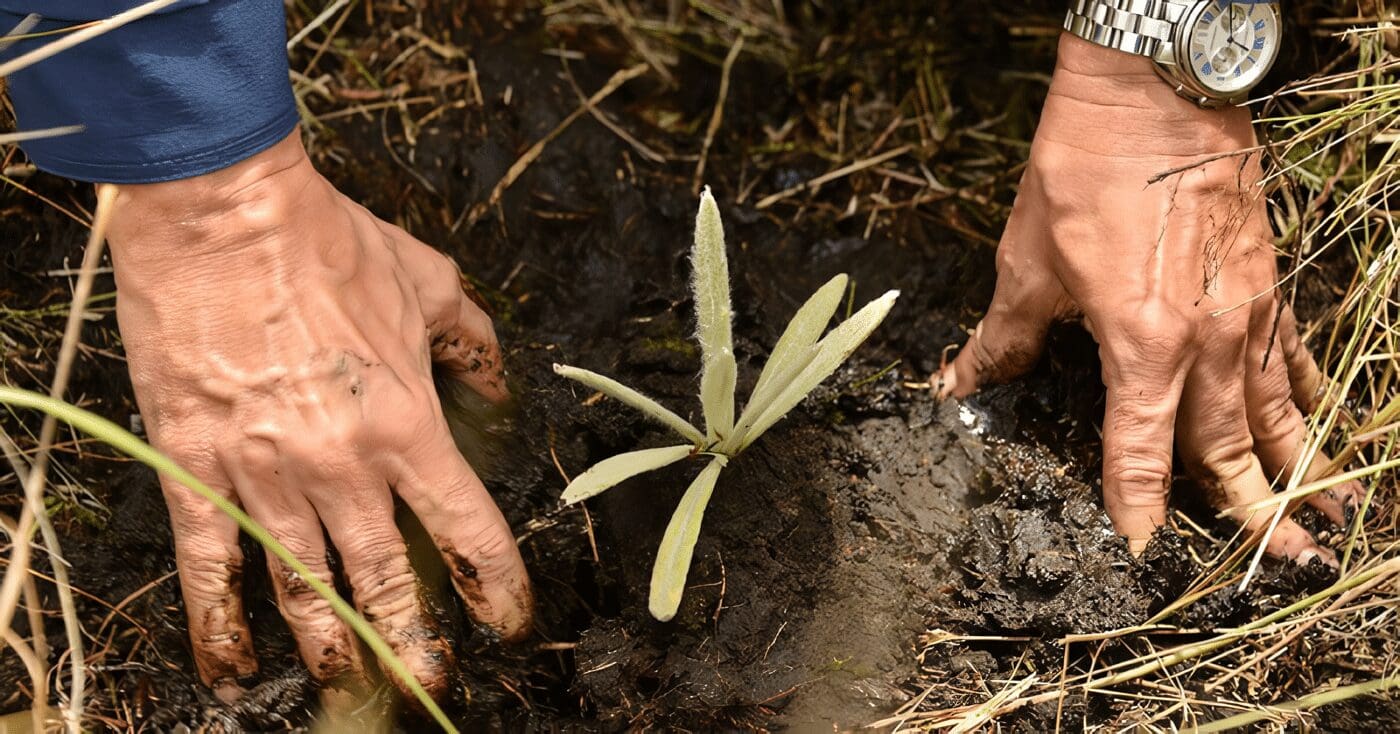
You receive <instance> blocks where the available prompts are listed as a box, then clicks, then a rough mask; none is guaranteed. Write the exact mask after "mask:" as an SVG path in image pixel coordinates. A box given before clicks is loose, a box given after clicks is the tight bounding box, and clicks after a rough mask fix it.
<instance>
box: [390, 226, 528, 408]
mask: <svg viewBox="0 0 1400 734" xmlns="http://www.w3.org/2000/svg"><path fill="white" fill-rule="evenodd" d="M401 257H403V258H405V259H406V261H408V262H409V264H410V265H411V270H413V271H414V272H415V273H416V275H415V276H414V278H415V280H416V281H417V283H418V300H419V303H420V304H421V306H422V308H423V319H424V322H425V323H426V324H427V325H428V332H429V337H430V339H431V348H432V359H433V363H434V364H436V365H437V366H438V367H439V368H441V369H443V370H444V371H446V372H447V374H448V375H449V376H451V377H452V378H453V379H456V380H458V381H460V382H462V383H463V384H465V385H466V386H467V387H469V388H471V389H472V390H475V391H476V392H477V393H479V394H480V395H481V396H482V397H484V398H486V399H487V400H490V401H491V402H494V403H500V402H504V401H505V400H507V399H509V398H510V393H509V391H508V390H507V389H506V381H505V363H504V361H503V360H502V358H501V345H500V342H499V341H497V339H496V331H495V328H494V327H493V326H492V325H491V317H490V316H489V315H488V314H487V313H486V308H485V301H484V300H482V298H481V296H480V295H479V294H478V293H477V291H476V289H475V288H474V287H473V286H472V285H471V283H470V282H468V281H467V280H466V278H465V277H463V275H462V273H461V271H460V270H459V269H458V268H457V265H456V263H454V262H453V261H452V260H451V259H450V258H448V257H446V256H444V255H442V254H440V253H438V252H436V251H434V250H432V249H431V248H429V247H427V246H426V245H422V244H418V245H417V247H413V248H406V249H405V250H404V254H403V255H401Z"/></svg>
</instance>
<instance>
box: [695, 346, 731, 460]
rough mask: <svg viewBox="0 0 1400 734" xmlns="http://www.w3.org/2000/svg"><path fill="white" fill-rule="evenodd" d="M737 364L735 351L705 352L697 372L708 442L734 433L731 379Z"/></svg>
mask: <svg viewBox="0 0 1400 734" xmlns="http://www.w3.org/2000/svg"><path fill="white" fill-rule="evenodd" d="M738 370H739V367H738V365H737V364H735V362H734V353H733V352H731V351H729V350H727V349H726V350H724V351H723V352H720V353H719V354H713V355H707V357H706V360H705V365H704V371H703V372H701V373H700V404H701V405H702V406H704V409H705V437H706V439H708V440H709V441H710V442H711V443H714V442H715V441H718V440H720V439H722V438H726V437H728V436H729V435H731V434H733V433H734V381H735V379H737V375H738Z"/></svg>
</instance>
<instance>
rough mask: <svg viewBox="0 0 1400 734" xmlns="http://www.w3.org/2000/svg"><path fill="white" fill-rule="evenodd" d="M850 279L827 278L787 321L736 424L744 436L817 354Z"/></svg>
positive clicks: (844, 276)
mask: <svg viewBox="0 0 1400 734" xmlns="http://www.w3.org/2000/svg"><path fill="white" fill-rule="evenodd" d="M847 280H848V278H847V277H846V274H845V273H841V274H839V275H837V276H836V277H834V278H832V279H831V280H828V281H827V282H826V285H823V286H822V287H821V288H818V289H817V292H816V293H813V294H812V297H811V298H808V299H807V302H806V303H804V304H802V308H799V309H798V310H797V314H796V315H794V316H793V317H792V321H789V322H788V325H787V328H786V329H784V330H783V335H782V336H781V337H779V338H778V343H777V345H775V346H774V347H773V352H772V354H770V355H769V356H768V363H767V364H765V365H763V372H761V373H760V374H759V376H758V384H756V385H754V388H753V393H752V394H751V395H750V396H749V402H748V404H747V405H745V406H744V412H743V414H742V415H741V416H740V417H739V422H738V424H737V426H736V427H735V430H734V432H735V433H736V434H739V435H742V434H743V433H744V431H745V429H747V428H748V427H749V426H751V425H752V424H753V421H754V420H755V419H757V418H758V416H759V415H761V414H762V413H763V410H764V409H765V408H767V407H768V406H769V405H770V404H771V403H772V402H773V399H774V398H776V397H777V396H778V392H779V391H780V390H781V389H782V386H783V385H785V384H787V383H788V382H789V381H790V380H792V378H793V377H795V376H796V375H797V374H798V373H799V372H801V371H802V369H803V368H804V367H806V366H807V364H808V363H810V362H811V361H812V357H814V356H816V349H815V346H816V343H817V340H818V339H820V338H821V335H822V332H824V331H826V325H827V324H829V323H831V317H832V315H833V314H835V313H836V309H838V308H840V307H841V296H842V295H843V294H844V293H845V292H846V282H847Z"/></svg>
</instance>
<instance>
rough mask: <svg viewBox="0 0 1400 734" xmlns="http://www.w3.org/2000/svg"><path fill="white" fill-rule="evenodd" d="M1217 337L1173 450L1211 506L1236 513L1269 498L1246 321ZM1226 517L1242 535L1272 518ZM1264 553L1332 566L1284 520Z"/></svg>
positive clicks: (1194, 374) (1233, 320) (1195, 371)
mask: <svg viewBox="0 0 1400 734" xmlns="http://www.w3.org/2000/svg"><path fill="white" fill-rule="evenodd" d="M1221 319H1222V321H1225V322H1229V323H1222V324H1220V326H1221V327H1222V328H1220V329H1219V330H1218V331H1216V332H1214V333H1213V334H1211V335H1210V336H1209V339H1208V340H1207V342H1206V343H1207V345H1208V346H1207V351H1206V353H1205V354H1204V355H1203V356H1202V357H1201V359H1199V360H1197V362H1196V364H1195V365H1194V366H1193V368H1192V370H1191V372H1190V375H1189V377H1188V378H1187V381H1186V385H1185V390H1184V392H1183V396H1182V400H1181V410H1180V414H1179V422H1178V426H1179V427H1180V428H1179V430H1178V445H1179V446H1180V447H1181V456H1182V460H1183V462H1184V463H1185V464H1186V467H1187V469H1188V471H1189V472H1190V473H1191V475H1192V476H1194V477H1195V478H1196V479H1198V480H1199V481H1200V482H1201V483H1202V484H1204V485H1205V486H1206V487H1207V488H1208V491H1209V492H1210V494H1211V495H1212V501H1213V503H1214V504H1215V505H1216V506H1217V507H1219V508H1221V509H1224V508H1228V507H1238V506H1240V505H1244V504H1248V503H1250V502H1255V501H1258V500H1264V499H1268V498H1269V497H1270V496H1272V494H1273V493H1272V491H1271V490H1270V488H1269V480H1268V478H1267V477H1265V475H1264V470H1263V468H1262V467H1261V466H1260V464H1259V459H1258V457H1257V456H1256V455H1255V452H1254V448H1255V447H1254V440H1253V437H1252V434H1251V433H1250V427H1249V420H1248V416H1247V410H1246V407H1245V399H1244V385H1243V374H1242V372H1243V368H1244V354H1245V343H1244V342H1245V339H1246V338H1247V337H1246V331H1247V329H1248V323H1247V318H1240V317H1239V315H1231V316H1226V317H1221ZM1230 516H1231V517H1232V518H1234V520H1235V521H1236V522H1238V523H1240V524H1241V525H1243V526H1244V527H1245V528H1246V529H1247V530H1250V531H1258V530H1260V529H1261V528H1265V527H1268V526H1269V525H1270V523H1271V522H1272V519H1273V516H1272V514H1271V513H1270V512H1269V511H1267V510H1265V511H1256V512H1246V511H1244V510H1242V509H1240V510H1234V511H1232V512H1231V513H1230ZM1265 550H1266V551H1267V552H1268V553H1270V554H1272V555H1274V556H1278V557H1283V558H1291V559H1293V560H1295V561H1297V562H1299V563H1302V564H1306V563H1308V562H1309V561H1310V560H1311V559H1312V558H1314V557H1317V558H1321V559H1323V561H1324V562H1327V563H1335V562H1336V558H1335V556H1333V555H1332V553H1331V551H1330V550H1328V549H1326V548H1323V547H1322V546H1319V545H1318V544H1317V542H1316V541H1314V540H1313V537H1312V535H1311V534H1309V533H1308V531H1306V530H1304V529H1303V528H1302V527H1301V526H1299V525H1298V524H1297V523H1295V522H1293V521H1292V520H1290V519H1288V518H1284V519H1283V520H1281V521H1280V522H1279V523H1278V525H1277V526H1276V527H1275V528H1274V529H1273V532H1272V533H1271V534H1270V535H1269V537H1268V539H1267V545H1266V546H1265Z"/></svg>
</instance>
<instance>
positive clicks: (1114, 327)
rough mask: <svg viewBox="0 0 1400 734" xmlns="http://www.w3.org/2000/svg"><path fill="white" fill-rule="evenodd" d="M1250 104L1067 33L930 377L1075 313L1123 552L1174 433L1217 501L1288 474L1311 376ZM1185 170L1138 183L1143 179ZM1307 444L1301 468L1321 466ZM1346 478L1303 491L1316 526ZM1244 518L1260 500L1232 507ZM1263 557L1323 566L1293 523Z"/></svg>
mask: <svg viewBox="0 0 1400 734" xmlns="http://www.w3.org/2000/svg"><path fill="white" fill-rule="evenodd" d="M1252 146H1254V133H1253V129H1252V128H1251V126H1250V117H1249V112H1248V110H1245V109H1239V108H1232V109H1224V110H1201V109H1199V108H1197V107H1196V106H1195V105H1193V104H1191V103H1190V102H1187V101H1186V100H1183V99H1181V98H1179V97H1178V96H1177V95H1176V94H1175V93H1174V92H1173V90H1172V89H1171V87H1170V86H1168V85H1167V84H1166V83H1164V82H1162V81H1161V80H1160V79H1159V78H1158V77H1157V76H1156V74H1155V72H1154V71H1153V69H1152V62H1151V61H1150V60H1148V59H1145V58H1141V57H1135V56H1130V55H1128V54H1123V53H1119V52H1116V51H1112V50H1108V49H1104V48H1101V47H1098V46H1095V45H1093V44H1090V43H1088V42H1086V41H1083V40H1080V39H1078V38H1075V37H1073V36H1070V35H1068V34H1066V35H1064V36H1063V37H1062V39H1061V42H1060V53H1059V61H1058V64H1057V68H1056V70H1055V75H1054V79H1053V81H1052V82H1051V85H1050V92H1049V96H1048V98H1047V100H1046V102H1045V107H1044V110H1043V112H1042V115H1041V121H1040V127H1039V129H1038V130H1037V131H1036V135H1035V140H1034V142H1033V143H1032V145H1031V153H1030V160H1029V162H1028V164H1027V168H1026V173H1025V175H1024V176H1023V178H1022V179H1021V187H1020V190H1019V192H1018V195H1017V197H1016V203H1015V205H1014V207H1013V209H1012V213H1011V217H1010V219H1009V220H1008V222H1007V224H1006V230H1005V233H1004V234H1003V235H1002V239H1001V243H1000V245H999V248H998V250H997V285H996V292H995V295H994V296H993V299H992V304H991V306H990V307H989V308H988V309H987V314H986V316H985V318H983V319H982V322H981V324H979V325H978V327H977V329H976V331H975V332H974V333H973V334H972V336H971V338H970V339H969V341H968V343H967V345H966V346H965V347H964V348H963V350H962V351H961V352H960V353H959V354H958V356H957V359H956V360H955V361H954V362H952V363H951V364H948V365H946V366H945V367H944V368H943V370H942V371H941V373H940V374H939V375H937V376H936V378H937V382H938V384H939V390H940V394H941V395H943V396H949V395H951V396H955V397H963V396H966V395H968V394H970V393H972V392H973V391H974V390H976V389H977V387H978V386H979V385H983V384H986V383H989V382H994V381H1004V380H1007V379H1010V378H1013V377H1015V376H1017V375H1019V374H1021V373H1023V372H1025V371H1026V370H1028V369H1030V367H1031V366H1032V365H1034V363H1035V362H1036V360H1037V359H1038V358H1039V355H1040V353H1041V351H1042V349H1043V346H1044V341H1045V334H1046V331H1047V330H1048V328H1049V326H1050V325H1051V323H1052V322H1054V321H1056V320H1060V319H1069V318H1074V317H1081V318H1082V319H1083V322H1084V325H1085V326H1086V327H1087V328H1088V330H1089V331H1090V333H1091V334H1093V336H1094V338H1095V340H1096V341H1098V343H1099V354H1100V357H1101V360H1102V364H1103V381H1104V385H1105V386H1106V387H1107V391H1108V399H1107V407H1106V410H1105V415H1104V424H1103V449H1104V465H1103V492H1104V505H1105V507H1106V508H1107V510H1108V514H1109V516H1110V517H1111V518H1112V520H1113V524H1114V527H1115V528H1117V530H1118V532H1119V533H1121V534H1123V535H1125V536H1127V538H1128V544H1129V547H1130V548H1131V549H1132V550H1133V551H1134V552H1135V553H1136V552H1141V551H1142V549H1143V548H1144V547H1145V546H1146V545H1147V541H1148V539H1149V538H1150V536H1151V535H1152V534H1153V532H1154V531H1155V530H1156V529H1157V528H1158V527H1160V526H1162V525H1163V524H1164V523H1165V522H1166V516H1167V495H1168V490H1169V487H1170V482H1171V475H1172V442H1173V435H1175V440H1176V445H1177V447H1178V448H1179V449H1180V451H1181V454H1182V458H1183V460H1184V463H1185V465H1186V467H1187V469H1188V470H1189V472H1190V473H1191V474H1192V475H1193V476H1194V477H1195V478H1197V479H1198V480H1200V481H1201V482H1202V483H1203V484H1205V485H1206V486H1207V487H1208V488H1209V490H1211V493H1212V495H1213V496H1212V500H1213V501H1214V502H1215V503H1216V504H1217V505H1218V506H1219V507H1221V508H1222V509H1223V508H1225V507H1236V506H1240V505H1244V504H1248V503H1250V502H1254V501H1257V500H1260V499H1266V498H1268V497H1269V496H1270V493H1271V490H1270V479H1271V478H1274V477H1279V476H1282V477H1283V478H1285V479H1286V478H1288V477H1289V476H1290V475H1291V474H1292V473H1293V471H1294V464H1295V462H1296V461H1297V459H1298V456H1299V453H1300V450H1301V448H1302V445H1303V441H1304V438H1305V426H1304V422H1303V416H1302V414H1301V413H1300V412H1299V411H1300V410H1302V411H1311V410H1312V409H1313V407H1314V406H1315V403H1316V401H1317V397H1318V394H1319V391H1320V388H1321V385H1322V379H1323V378H1322V375H1321V373H1320V372H1319V370H1318V368H1317V365H1316V364H1315V363H1314V362H1313V360H1312V357H1311V356H1310V355H1309V354H1308V352H1307V350H1306V349H1305V348H1304V347H1303V346H1302V345H1301V344H1300V340H1299V336H1298V330H1297V326H1296V324H1295V322H1294V320H1293V315H1292V313H1291V311H1289V309H1288V308H1287V306H1284V308H1283V310H1282V317H1281V319H1279V320H1278V321H1277V325H1278V329H1277V332H1276V334H1277V336H1276V338H1275V337H1274V334H1275V331H1274V327H1275V322H1276V319H1275V315H1276V314H1278V313H1279V310H1278V305H1279V301H1278V295H1277V293H1276V292H1275V289H1274V285H1275V283H1276V281H1277V270H1276V264H1275V260H1274V251H1273V246H1272V237H1271V231H1270V228H1269V223H1268V219H1267V217H1266V211H1265V206H1266V203H1265V198H1264V195H1263V193H1262V191H1261V188H1260V186H1259V185H1258V184H1259V181H1260V179H1261V175H1262V174H1261V170H1260V167H1259V163H1258V157H1257V155H1255V156H1249V157H1248V158H1246V157H1245V156H1243V155H1229V154H1231V153H1234V152H1236V151H1241V150H1244V149H1247V148H1251V147H1252ZM1222 154H1225V155H1224V156H1223V157H1220V158H1218V159H1216V160H1213V161H1211V162H1208V163H1204V164H1203V165H1199V166H1195V167H1191V168H1189V169H1186V170H1184V171H1183V172H1181V173H1177V174H1174V175H1170V176H1167V177H1166V178H1165V179H1163V180H1161V181H1159V182H1156V183H1149V180H1150V179H1152V178H1153V176H1155V175H1157V174H1159V173H1161V172H1165V171H1170V170H1174V169H1178V168H1181V167H1184V166H1190V165H1191V164H1195V163H1197V162H1200V161H1201V160H1203V159H1206V158H1208V157H1211V156H1220V155H1222ZM1328 463H1329V461H1328V459H1327V457H1325V456H1321V455H1319V456H1317V457H1315V459H1314V460H1313V461H1312V463H1311V464H1310V466H1309V468H1308V470H1307V476H1306V477H1304V479H1305V480H1306V481H1312V480H1315V479H1319V478H1322V474H1323V472H1324V471H1325V467H1326V466H1327V464H1328ZM1360 495H1361V487H1360V485H1359V484H1357V483H1355V482H1351V483H1347V484H1342V485H1339V486H1337V487H1335V488H1333V489H1331V490H1328V491H1324V492H1322V493H1318V494H1314V495H1312V496H1311V497H1310V499H1309V501H1310V502H1311V503H1312V504H1313V505H1314V506H1316V507H1317V508H1318V509H1320V510H1321V511H1322V512H1323V513H1325V514H1326V515H1327V517H1328V518H1330V519H1331V520H1332V521H1333V522H1335V523H1338V524H1341V523H1343V521H1344V517H1345V516H1344V512H1343V508H1344V507H1345V506H1352V505H1354V504H1355V503H1356V501H1357V500H1358V499H1359V497H1360ZM1233 516H1234V517H1235V519H1236V520H1238V521H1240V522H1242V523H1244V524H1245V525H1246V526H1247V527H1248V528H1249V529H1251V530H1253V529H1256V528H1258V527H1260V526H1264V525H1267V524H1268V523H1269V522H1270V521H1271V520H1272V516H1273V513H1272V512H1269V511H1263V512H1259V513H1258V514H1254V515H1252V516H1247V515H1245V514H1243V513H1242V512H1239V511H1237V512H1235V513H1234V514H1233ZM1268 550H1269V552H1270V553H1273V554H1275V555H1280V556H1287V557H1290V558H1294V559H1296V560H1298V561H1300V562H1304V563H1306V562H1307V561H1308V560H1309V559H1311V558H1313V557H1318V558H1321V559H1322V560H1323V561H1325V562H1329V563H1335V558H1334V556H1333V554H1332V552H1331V551H1330V550H1328V549H1326V548H1323V547H1321V546H1319V545H1318V544H1317V543H1316V542H1315V541H1314V540H1313V538H1312V536H1311V535H1310V534H1309V533H1308V532H1307V531H1306V530H1304V529H1303V528H1302V527H1300V526H1299V525H1297V524H1296V523H1294V522H1293V521H1292V520H1287V519H1285V520H1283V521H1282V522H1281V523H1280V525H1279V526H1278V527H1277V529H1276V530H1275V531H1274V533H1273V535H1272V537H1271V538H1270V540H1269V544H1268Z"/></svg>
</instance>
